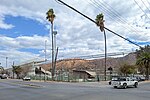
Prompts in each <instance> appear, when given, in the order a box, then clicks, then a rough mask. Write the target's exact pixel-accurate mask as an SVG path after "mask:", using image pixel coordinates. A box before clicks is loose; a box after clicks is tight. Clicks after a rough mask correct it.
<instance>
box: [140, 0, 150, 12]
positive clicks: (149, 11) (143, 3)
mask: <svg viewBox="0 0 150 100" xmlns="http://www.w3.org/2000/svg"><path fill="white" fill-rule="evenodd" d="M141 1H142V3H143V4H144V6H145V7H146V9H147V10H148V11H149V12H150V9H149V8H148V7H147V5H146V4H145V2H144V1H143V0H141Z"/></svg>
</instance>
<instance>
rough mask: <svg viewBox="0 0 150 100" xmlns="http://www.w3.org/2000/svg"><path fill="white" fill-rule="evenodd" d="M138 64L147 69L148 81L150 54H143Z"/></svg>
mask: <svg viewBox="0 0 150 100" xmlns="http://www.w3.org/2000/svg"><path fill="white" fill-rule="evenodd" d="M136 64H137V65H138V66H140V67H143V68H145V74H146V79H147V80H149V68H150V53H149V52H142V53H141V54H140V56H139V57H138V59H137V62H136Z"/></svg>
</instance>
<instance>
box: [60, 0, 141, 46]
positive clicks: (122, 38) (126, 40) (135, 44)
mask: <svg viewBox="0 0 150 100" xmlns="http://www.w3.org/2000/svg"><path fill="white" fill-rule="evenodd" d="M58 1H59V2H61V3H62V4H64V5H65V6H67V7H69V8H70V9H72V10H74V11H75V12H77V13H79V14H80V15H82V16H83V17H85V18H87V19H88V20H90V21H91V22H93V23H95V24H96V21H95V20H93V19H91V18H90V17H88V16H87V15H85V14H83V13H81V12H80V11H78V10H77V9H75V8H73V7H72V6H70V5H68V4H66V3H65V2H63V1H61V0H58ZM104 29H106V30H107V31H109V32H111V33H113V34H115V35H117V36H118V37H120V38H122V39H124V40H126V41H128V42H130V43H132V44H134V45H136V46H138V47H140V48H142V47H141V46H140V45H138V44H137V43H135V42H133V41H131V40H129V39H127V38H125V37H123V36H121V35H119V34H117V33H116V32H114V31H112V30H110V29H108V28H106V27H104Z"/></svg>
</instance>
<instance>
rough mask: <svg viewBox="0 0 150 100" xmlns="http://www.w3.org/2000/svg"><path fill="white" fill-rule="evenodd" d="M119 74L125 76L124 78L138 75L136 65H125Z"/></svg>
mask: <svg viewBox="0 0 150 100" xmlns="http://www.w3.org/2000/svg"><path fill="white" fill-rule="evenodd" d="M119 72H120V74H121V75H124V76H127V75H129V74H135V73H136V67H135V66H134V65H128V64H123V65H122V66H121V67H120V68H119Z"/></svg>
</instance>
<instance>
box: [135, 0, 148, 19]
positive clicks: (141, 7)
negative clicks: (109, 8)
mask: <svg viewBox="0 0 150 100" xmlns="http://www.w3.org/2000/svg"><path fill="white" fill-rule="evenodd" d="M134 2H135V3H136V5H138V7H139V8H140V9H141V10H142V12H143V13H144V14H145V15H146V17H147V18H149V17H148V16H147V14H146V13H145V11H144V10H143V9H142V7H141V6H140V5H139V4H138V3H137V1H136V0H134ZM149 19H150V18H149Z"/></svg>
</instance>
